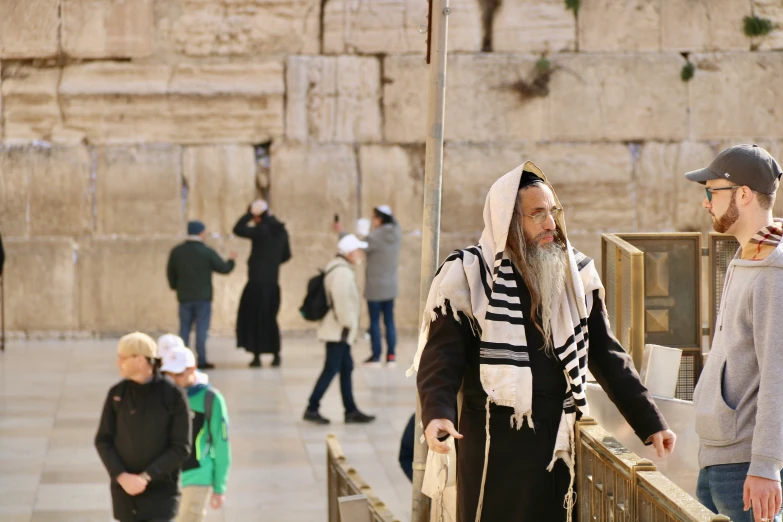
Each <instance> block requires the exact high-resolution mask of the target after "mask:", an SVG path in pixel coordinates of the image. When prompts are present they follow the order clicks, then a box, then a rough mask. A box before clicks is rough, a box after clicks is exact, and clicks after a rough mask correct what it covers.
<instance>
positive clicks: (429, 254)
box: [411, 0, 451, 522]
mask: <svg viewBox="0 0 783 522" xmlns="http://www.w3.org/2000/svg"><path fill="white" fill-rule="evenodd" d="M429 2H430V16H429V20H428V26H429V28H428V32H429V37H428V41H427V63H429V64H430V68H429V97H428V103H427V142H426V158H425V163H424V212H423V217H422V243H421V289H420V292H419V317H424V306H425V305H426V303H427V295H428V294H429V291H430V285H431V284H432V279H433V278H434V277H435V271H436V270H437V269H438V245H439V241H440V198H441V182H442V178H443V125H444V116H445V112H446V42H447V36H448V15H449V13H450V12H451V11H450V9H449V0H429ZM421 436H422V428H421V402H420V401H419V396H418V393H417V394H416V430H415V435H414V454H413V503H412V504H413V505H412V510H411V522H427V521H428V520H429V507H430V505H429V498H427V497H426V496H424V495H423V494H422V492H421V486H422V483H423V482H424V465H425V463H426V460H427V445H426V443H424V444H422V443H420V442H419V441H420V440H421Z"/></svg>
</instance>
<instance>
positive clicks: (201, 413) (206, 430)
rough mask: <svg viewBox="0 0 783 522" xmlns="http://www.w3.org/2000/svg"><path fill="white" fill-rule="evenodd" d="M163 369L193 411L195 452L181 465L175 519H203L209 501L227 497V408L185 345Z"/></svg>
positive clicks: (175, 349) (169, 355) (166, 357)
mask: <svg viewBox="0 0 783 522" xmlns="http://www.w3.org/2000/svg"><path fill="white" fill-rule="evenodd" d="M161 372H163V373H165V374H166V375H167V376H168V377H170V378H171V379H172V380H173V381H174V382H175V383H177V385H178V386H180V387H182V388H184V389H185V391H187V394H188V400H189V401H190V409H191V410H192V411H193V451H192V452H191V455H190V458H189V459H188V460H187V461H186V462H185V464H184V465H183V466H182V500H181V502H180V508H179V515H178V516H177V519H176V522H202V521H203V520H204V519H205V518H206V515H207V501H208V500H210V490H211V491H212V497H211V500H210V504H211V505H212V508H213V509H219V508H220V507H221V506H222V505H223V502H224V501H225V498H226V481H227V479H228V470H229V468H230V466H231V447H230V445H229V442H228V411H227V409H226V402H225V400H224V399H223V396H222V395H221V394H220V392H219V391H217V390H216V389H214V388H212V387H210V386H209V385H207V384H201V383H199V382H198V381H197V378H196V359H195V357H194V356H193V352H191V351H190V350H189V349H188V348H186V347H184V346H175V347H172V348H171V349H170V350H169V351H168V352H167V353H166V354H165V355H164V357H163V366H162V367H161Z"/></svg>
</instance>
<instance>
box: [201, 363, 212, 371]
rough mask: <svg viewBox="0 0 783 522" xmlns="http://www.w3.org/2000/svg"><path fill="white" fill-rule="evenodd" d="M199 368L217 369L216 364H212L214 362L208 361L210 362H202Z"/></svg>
mask: <svg viewBox="0 0 783 522" xmlns="http://www.w3.org/2000/svg"><path fill="white" fill-rule="evenodd" d="M198 369H199V370H214V369H215V365H214V364H212V363H208V362H205V363H200V364H199V365H198Z"/></svg>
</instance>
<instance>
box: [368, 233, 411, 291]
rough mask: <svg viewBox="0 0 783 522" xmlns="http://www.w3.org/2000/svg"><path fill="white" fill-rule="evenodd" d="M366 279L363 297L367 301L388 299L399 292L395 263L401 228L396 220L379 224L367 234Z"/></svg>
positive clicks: (400, 239) (398, 251) (398, 255)
mask: <svg viewBox="0 0 783 522" xmlns="http://www.w3.org/2000/svg"><path fill="white" fill-rule="evenodd" d="M367 243H368V247H367V250H366V252H367V281H366V283H365V288H364V297H365V299H367V300H368V301H390V300H392V299H396V298H397V295H398V294H399V289H398V283H397V265H398V264H399V258H400V244H401V243H402V230H401V229H400V225H399V223H397V222H396V221H394V222H392V223H389V224H387V225H383V226H380V227H378V228H376V229H374V230H372V231H371V232H370V234H369V235H368V236H367Z"/></svg>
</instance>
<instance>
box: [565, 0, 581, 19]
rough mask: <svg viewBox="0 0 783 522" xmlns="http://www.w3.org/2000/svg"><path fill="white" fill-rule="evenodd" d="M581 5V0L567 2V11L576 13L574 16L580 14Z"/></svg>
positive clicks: (567, 0)
mask: <svg viewBox="0 0 783 522" xmlns="http://www.w3.org/2000/svg"><path fill="white" fill-rule="evenodd" d="M580 4H581V0H565V6H566V9H570V10H571V11H573V12H574V16H576V15H577V14H579V7H580Z"/></svg>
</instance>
